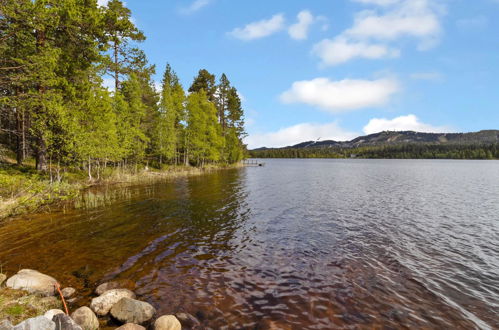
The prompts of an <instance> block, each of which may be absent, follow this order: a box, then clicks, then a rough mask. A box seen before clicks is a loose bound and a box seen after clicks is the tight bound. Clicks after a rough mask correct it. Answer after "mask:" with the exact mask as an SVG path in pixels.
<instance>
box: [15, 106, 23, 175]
mask: <svg viewBox="0 0 499 330" xmlns="http://www.w3.org/2000/svg"><path fill="white" fill-rule="evenodd" d="M16 120H17V128H16V130H17V134H16V138H17V139H16V142H17V143H16V144H17V146H16V149H17V150H16V151H17V165H19V166H21V165H22V164H23V161H24V146H23V144H24V141H23V136H24V133H23V130H24V129H23V126H24V125H23V123H22V120H23V118H22V117H21V114H20V113H19V109H16Z"/></svg>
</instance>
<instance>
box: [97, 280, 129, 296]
mask: <svg viewBox="0 0 499 330" xmlns="http://www.w3.org/2000/svg"><path fill="white" fill-rule="evenodd" d="M134 288H135V284H134V283H133V282H132V281H130V280H119V281H111V282H106V283H102V284H101V285H99V286H98V287H97V288H96V289H95V293H97V294H98V295H101V294H103V293H104V292H106V291H108V290H113V289H129V290H133V289H134Z"/></svg>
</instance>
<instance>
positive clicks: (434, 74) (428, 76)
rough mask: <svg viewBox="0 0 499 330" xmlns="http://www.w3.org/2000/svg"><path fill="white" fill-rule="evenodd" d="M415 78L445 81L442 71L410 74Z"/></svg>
mask: <svg viewBox="0 0 499 330" xmlns="http://www.w3.org/2000/svg"><path fill="white" fill-rule="evenodd" d="M409 77H410V78H411V79H414V80H425V81H436V82H438V81H443V80H444V76H443V74H441V73H440V72H416V73H413V74H411V75H410V76H409Z"/></svg>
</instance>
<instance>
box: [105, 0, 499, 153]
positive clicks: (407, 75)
mask: <svg viewBox="0 0 499 330" xmlns="http://www.w3.org/2000/svg"><path fill="white" fill-rule="evenodd" d="M99 3H101V4H105V0H99ZM126 5H127V6H128V7H129V8H130V9H131V10H132V13H133V20H134V22H135V23H136V25H137V26H138V27H139V29H141V30H142V31H144V33H145V34H146V36H147V40H146V41H145V42H143V44H142V45H141V47H142V48H143V49H144V50H145V51H146V53H147V55H148V58H149V60H150V62H151V63H154V64H156V66H157V76H156V77H155V79H156V81H158V82H159V81H160V80H161V75H162V73H163V71H164V67H165V65H166V63H170V64H171V65H172V67H173V69H174V70H175V71H176V72H177V73H178V75H179V77H180V79H181V81H182V83H183V84H184V86H185V87H186V88H188V87H189V86H190V84H191V82H192V80H193V78H194V77H195V76H196V75H197V72H198V70H199V69H207V70H208V71H210V72H212V73H214V74H216V75H217V77H219V76H220V75H221V74H222V73H225V74H226V75H227V76H228V78H229V80H230V81H231V82H232V84H233V85H234V86H235V87H236V88H237V89H238V90H239V92H240V95H241V98H242V100H243V105H244V109H245V113H246V129H247V132H248V137H247V138H246V140H245V141H246V143H248V147H249V148H257V147H263V146H266V147H282V146H288V145H293V144H296V143H299V142H303V141H310V140H318V139H320V140H338V141H344V140H350V139H352V138H355V137H357V136H360V135H365V134H371V133H376V132H380V131H384V130H415V131H421V132H469V131H478V130H482V129H499V0H313V1H310V0H309V1H304V0H301V1H300V0H272V1H268V0H267V1H264V0H251V1H249V0H237V1H235V0H192V1H188V0H184V1H180V0H126Z"/></svg>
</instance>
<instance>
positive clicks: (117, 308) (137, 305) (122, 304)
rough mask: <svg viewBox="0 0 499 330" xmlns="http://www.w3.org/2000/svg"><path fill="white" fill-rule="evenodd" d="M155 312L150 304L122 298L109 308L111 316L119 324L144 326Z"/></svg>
mask: <svg viewBox="0 0 499 330" xmlns="http://www.w3.org/2000/svg"><path fill="white" fill-rule="evenodd" d="M155 313H156V310H155V309H154V307H152V306H151V305H150V304H148V303H146V302H143V301H139V300H135V299H130V298H123V299H121V300H120V301H118V303H117V304H115V305H114V306H113V307H112V308H111V315H112V316H113V317H114V318H115V319H116V320H118V321H120V322H121V323H136V324H144V323H146V322H148V321H150V320H151V319H152V317H153V316H154V314H155Z"/></svg>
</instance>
